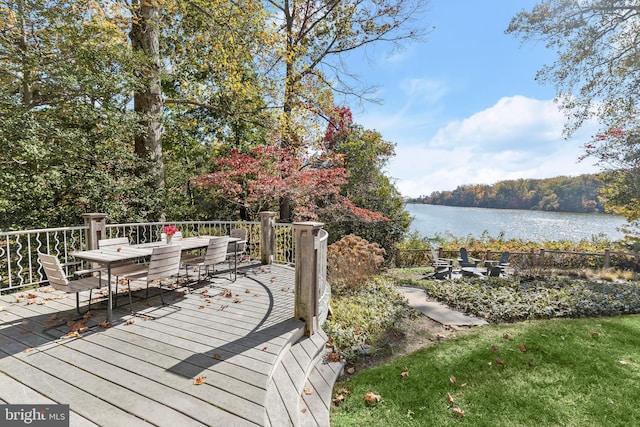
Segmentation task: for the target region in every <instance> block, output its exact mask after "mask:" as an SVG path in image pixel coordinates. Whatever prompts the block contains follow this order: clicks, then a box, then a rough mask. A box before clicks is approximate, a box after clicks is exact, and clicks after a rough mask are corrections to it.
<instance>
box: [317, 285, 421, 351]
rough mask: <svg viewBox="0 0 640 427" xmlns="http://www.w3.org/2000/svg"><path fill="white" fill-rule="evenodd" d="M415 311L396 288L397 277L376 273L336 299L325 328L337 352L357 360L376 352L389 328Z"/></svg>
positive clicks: (332, 302) (333, 300)
mask: <svg viewBox="0 0 640 427" xmlns="http://www.w3.org/2000/svg"><path fill="white" fill-rule="evenodd" d="M414 313H415V312H414V311H413V310H412V309H411V308H409V306H408V305H407V304H406V301H405V299H404V297H403V296H402V295H400V294H399V293H397V292H396V291H395V290H394V284H393V279H390V278H383V277H380V276H376V277H374V278H371V279H370V280H369V281H368V282H367V284H366V286H364V287H362V288H360V289H359V290H354V291H351V293H350V295H345V296H341V297H336V298H333V299H332V301H331V317H330V318H329V320H328V321H327V322H326V323H325V324H324V326H323V328H324V330H325V332H327V334H328V335H329V337H330V338H331V342H332V345H333V348H334V351H335V352H336V353H338V354H339V355H340V356H341V357H343V358H345V359H353V358H355V357H356V356H358V355H360V354H362V353H370V352H373V351H375V350H376V348H378V347H379V345H380V344H381V342H380V340H381V338H382V337H383V336H384V335H385V333H386V331H387V330H389V329H390V328H392V327H393V326H394V325H396V324H397V322H398V321H399V320H400V319H402V318H406V317H409V316H410V315H411V314H414Z"/></svg>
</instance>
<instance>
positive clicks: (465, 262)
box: [458, 248, 486, 276]
mask: <svg viewBox="0 0 640 427" xmlns="http://www.w3.org/2000/svg"><path fill="white" fill-rule="evenodd" d="M458 262H459V263H460V271H461V273H462V275H463V276H484V273H485V272H486V270H483V269H481V268H479V267H478V263H479V262H480V260H479V259H477V258H471V257H469V255H468V254H467V249H466V248H460V258H458Z"/></svg>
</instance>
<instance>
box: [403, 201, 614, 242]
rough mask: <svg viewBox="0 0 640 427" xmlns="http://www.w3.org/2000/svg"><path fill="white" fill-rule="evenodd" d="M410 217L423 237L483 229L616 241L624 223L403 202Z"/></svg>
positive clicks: (514, 235)
mask: <svg viewBox="0 0 640 427" xmlns="http://www.w3.org/2000/svg"><path fill="white" fill-rule="evenodd" d="M406 209H407V211H408V212H409V213H410V214H411V216H412V217H413V222H412V223H411V228H412V230H415V231H417V232H418V233H420V235H422V236H425V237H433V236H435V235H436V234H445V233H451V234H453V235H454V236H457V237H466V236H468V235H470V234H471V235H473V236H474V237H479V236H480V235H481V234H482V233H483V232H484V231H487V232H488V233H489V235H490V236H491V237H497V236H498V234H499V233H501V232H504V237H505V239H522V240H530V241H533V242H545V241H554V240H571V241H574V242H577V241H579V240H581V239H591V237H592V236H596V235H599V234H600V233H604V234H606V235H607V237H608V238H609V239H611V240H619V239H621V238H622V237H623V234H622V233H621V232H620V231H619V230H618V229H619V228H620V227H621V226H623V225H624V224H626V220H625V219H624V218H623V217H619V216H614V215H599V214H576V213H564V212H542V211H528V210H515V209H483V208H459V207H453V206H436V205H423V204H407V205H406Z"/></svg>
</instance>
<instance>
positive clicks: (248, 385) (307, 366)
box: [0, 265, 342, 427]
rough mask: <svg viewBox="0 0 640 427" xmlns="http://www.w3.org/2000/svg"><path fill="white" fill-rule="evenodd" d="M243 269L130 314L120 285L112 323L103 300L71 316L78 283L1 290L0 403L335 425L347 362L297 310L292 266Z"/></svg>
mask: <svg viewBox="0 0 640 427" xmlns="http://www.w3.org/2000/svg"><path fill="white" fill-rule="evenodd" d="M240 271H241V274H239V275H238V280H237V281H235V282H230V281H229V280H227V279H225V278H224V277H216V278H214V279H212V280H211V282H210V283H207V284H203V285H199V286H194V287H192V289H191V292H187V291H186V289H185V288H184V286H183V285H184V282H179V285H178V287H177V288H176V289H175V290H172V291H170V292H166V293H165V301H166V302H167V304H166V305H164V306H162V305H160V298H159V297H158V296H154V297H152V298H149V299H148V300H143V299H136V302H135V303H134V313H135V316H132V315H131V313H130V311H129V305H128V297H127V295H126V294H121V295H120V298H119V299H118V304H119V306H118V307H117V308H116V309H115V310H114V322H113V325H112V326H111V327H105V326H108V325H105V324H104V323H103V321H104V319H105V316H106V310H105V307H104V304H103V305H102V307H101V306H100V304H97V305H96V308H97V309H95V310H94V309H93V307H92V311H91V313H90V315H87V316H85V318H84V319H80V320H79V321H78V320H74V319H77V318H78V316H77V313H76V311H75V295H65V294H62V293H59V292H52V291H51V290H50V289H48V288H41V289H40V290H38V291H26V292H21V293H17V294H11V295H3V296H1V297H0V404H1V403H5V404H6V403H10V404H17V403H21V404H47V403H60V404H69V405H70V410H71V425H72V426H92V425H100V426H138V425H140V426H142V425H147V426H148V425H154V426H172V427H173V426H204V425H207V426H256V425H259V426H274V427H275V426H278V427H279V426H288V425H291V426H298V425H300V426H307V425H308V426H328V425H329V411H330V405H331V390H332V387H333V384H334V382H335V380H336V378H337V377H338V375H339V374H340V373H341V371H342V364H340V363H336V362H333V363H332V362H327V361H326V358H325V351H326V350H325V343H326V336H324V334H323V333H320V334H316V335H314V336H313V337H304V336H303V324H302V322H300V321H299V320H296V319H294V318H293V310H294V270H293V269H291V268H289V267H286V266H278V265H272V266H261V265H249V266H244V267H243V268H242V269H241V270H240ZM193 277H195V275H194V276H193ZM154 291H156V292H154V295H155V294H157V289H154ZM143 294H144V293H143V292H141V293H140V295H143ZM87 296H88V295H84V294H83V295H82V297H83V298H84V299H85V303H86V299H87V298H86V297H87ZM22 297H24V300H23V299H22ZM94 297H95V295H94ZM59 324H62V326H56V325H59ZM52 326H55V327H53V328H51V327H52ZM48 328H51V329H48ZM84 328H88V329H86V330H85V329H84ZM73 329H77V330H78V331H79V334H78V335H77V336H74V335H76V334H75V333H73ZM69 332H71V333H69ZM65 335H67V337H64V336H65ZM198 379H199V380H198ZM197 382H202V383H201V384H196V383H197Z"/></svg>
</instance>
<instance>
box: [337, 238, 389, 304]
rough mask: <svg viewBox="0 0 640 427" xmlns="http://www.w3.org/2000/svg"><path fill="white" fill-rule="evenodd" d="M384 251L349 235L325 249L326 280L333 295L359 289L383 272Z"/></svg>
mask: <svg viewBox="0 0 640 427" xmlns="http://www.w3.org/2000/svg"><path fill="white" fill-rule="evenodd" d="M384 255H385V250H384V249H382V248H381V247H380V246H378V244H377V243H369V242H368V241H366V240H365V239H363V238H361V237H358V236H355V235H353V234H349V235H348V236H345V237H343V238H342V239H340V240H339V241H337V242H335V243H333V244H331V245H329V247H328V249H327V278H328V280H329V283H331V290H332V292H334V293H341V292H343V291H344V289H359V288H361V287H362V286H364V285H365V284H366V282H367V279H368V278H369V277H371V276H372V275H374V274H377V273H379V272H381V271H382V270H383V264H384Z"/></svg>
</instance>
